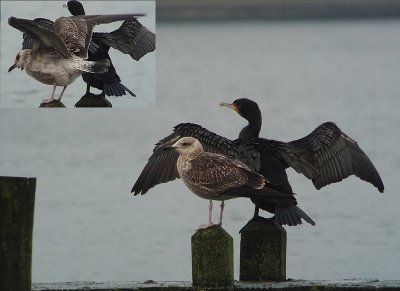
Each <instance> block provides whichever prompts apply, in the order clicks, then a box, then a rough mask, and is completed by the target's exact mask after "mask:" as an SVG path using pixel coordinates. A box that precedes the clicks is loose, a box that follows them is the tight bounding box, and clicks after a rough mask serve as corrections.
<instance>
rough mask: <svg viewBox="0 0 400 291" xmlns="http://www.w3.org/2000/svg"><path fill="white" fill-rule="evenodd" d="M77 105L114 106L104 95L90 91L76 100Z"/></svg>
mask: <svg viewBox="0 0 400 291" xmlns="http://www.w3.org/2000/svg"><path fill="white" fill-rule="evenodd" d="M75 107H112V105H111V103H110V102H109V101H108V100H107V99H106V98H105V97H104V96H100V95H95V94H92V93H90V94H88V95H85V96H83V97H82V98H81V99H80V100H79V101H78V102H76V104H75Z"/></svg>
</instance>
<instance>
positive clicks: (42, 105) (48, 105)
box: [39, 100, 65, 108]
mask: <svg viewBox="0 0 400 291" xmlns="http://www.w3.org/2000/svg"><path fill="white" fill-rule="evenodd" d="M39 108H65V105H64V103H62V102H61V101H59V100H57V101H56V100H55V101H52V102H49V103H40V105H39Z"/></svg>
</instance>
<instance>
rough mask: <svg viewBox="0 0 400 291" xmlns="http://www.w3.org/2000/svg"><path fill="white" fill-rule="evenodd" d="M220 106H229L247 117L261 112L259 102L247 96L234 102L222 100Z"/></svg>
mask: <svg viewBox="0 0 400 291" xmlns="http://www.w3.org/2000/svg"><path fill="white" fill-rule="evenodd" d="M220 106H223V107H228V108H230V109H232V110H234V111H236V112H237V113H239V114H240V116H242V117H243V118H245V119H247V120H248V119H249V118H250V117H251V116H252V115H254V114H255V113H257V112H260V108H259V107H258V104H257V103H256V102H254V101H253V100H250V99H247V98H240V99H236V100H235V101H233V103H224V102H222V103H221V104H220Z"/></svg>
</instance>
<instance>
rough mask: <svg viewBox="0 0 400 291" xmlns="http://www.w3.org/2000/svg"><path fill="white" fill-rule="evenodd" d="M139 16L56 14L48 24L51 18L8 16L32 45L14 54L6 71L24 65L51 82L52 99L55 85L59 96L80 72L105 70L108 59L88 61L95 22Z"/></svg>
mask: <svg viewBox="0 0 400 291" xmlns="http://www.w3.org/2000/svg"><path fill="white" fill-rule="evenodd" d="M134 16H138V15H137V14H121V15H87V16H84V15H83V16H71V17H60V18H58V19H57V20H56V21H55V22H54V23H53V25H52V26H51V28H49V27H46V26H42V23H45V24H47V25H48V24H50V22H46V21H42V20H40V21H39V22H37V21H34V20H33V21H32V20H28V19H20V18H16V17H10V18H9V19H8V24H9V25H11V26H12V27H14V28H16V29H18V30H20V31H22V32H23V33H24V35H25V37H26V36H27V35H29V37H30V38H31V39H32V40H31V42H30V44H31V49H23V50H22V51H21V52H19V53H18V54H17V56H16V58H15V63H14V65H13V66H11V67H10V68H9V70H8V71H9V72H10V71H12V70H13V69H14V68H16V67H18V68H21V70H23V69H25V71H26V72H27V74H28V75H29V76H31V77H33V78H34V79H36V80H38V81H39V82H42V83H44V84H48V85H53V92H52V95H51V98H50V99H45V100H43V102H44V103H48V102H52V101H53V100H55V98H54V92H55V89H56V86H63V87H64V88H63V90H62V92H61V94H60V97H59V98H58V99H57V100H60V99H61V97H62V95H63V93H64V91H65V89H66V88H67V86H68V85H69V84H71V83H72V82H73V81H74V80H75V79H76V78H77V77H78V76H79V75H81V73H82V72H89V73H96V72H100V73H101V72H106V71H107V69H108V67H109V65H110V63H109V61H108V60H102V61H87V60H85V59H86V58H87V52H88V47H89V42H90V39H91V36H92V32H93V28H94V26H95V25H97V24H102V23H111V22H115V21H121V20H126V19H130V18H133V17H134Z"/></svg>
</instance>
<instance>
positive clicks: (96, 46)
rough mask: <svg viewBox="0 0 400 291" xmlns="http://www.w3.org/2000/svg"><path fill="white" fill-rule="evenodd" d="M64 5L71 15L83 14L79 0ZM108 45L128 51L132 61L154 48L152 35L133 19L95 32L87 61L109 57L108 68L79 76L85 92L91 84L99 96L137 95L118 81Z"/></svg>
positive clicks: (87, 91)
mask: <svg viewBox="0 0 400 291" xmlns="http://www.w3.org/2000/svg"><path fill="white" fill-rule="evenodd" d="M66 6H67V8H68V10H69V11H70V12H71V14H72V15H85V10H84V8H83V5H82V4H81V3H80V2H79V1H76V0H72V1H68V3H67V4H66ZM110 47H113V48H115V49H117V50H119V51H121V52H122V53H125V54H129V55H131V57H132V58H133V59H134V60H136V61H138V60H140V59H141V58H142V57H143V56H144V55H146V54H147V53H149V52H152V51H154V50H155V34H154V33H153V32H151V31H150V30H148V29H147V28H146V27H144V26H143V25H142V24H141V23H140V22H139V21H138V20H136V19H134V20H128V21H124V22H123V23H122V25H121V27H120V28H118V29H117V30H115V31H113V32H110V33H101V32H95V33H93V36H92V41H91V43H90V46H89V53H88V60H91V61H96V60H103V59H108V60H109V61H110V68H109V70H108V72H106V73H102V74H82V78H83V80H84V81H85V82H86V84H87V89H86V94H85V95H89V94H90V87H94V88H97V89H99V90H101V91H102V93H101V95H102V96H104V95H107V96H122V95H126V92H128V93H129V94H131V95H132V96H136V95H135V94H134V93H133V92H132V91H131V90H129V89H128V88H127V87H126V86H125V85H123V84H122V83H121V79H120V77H119V76H118V74H117V72H116V70H115V67H114V66H113V64H112V61H111V58H110V56H109V54H108V52H109V50H110Z"/></svg>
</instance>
